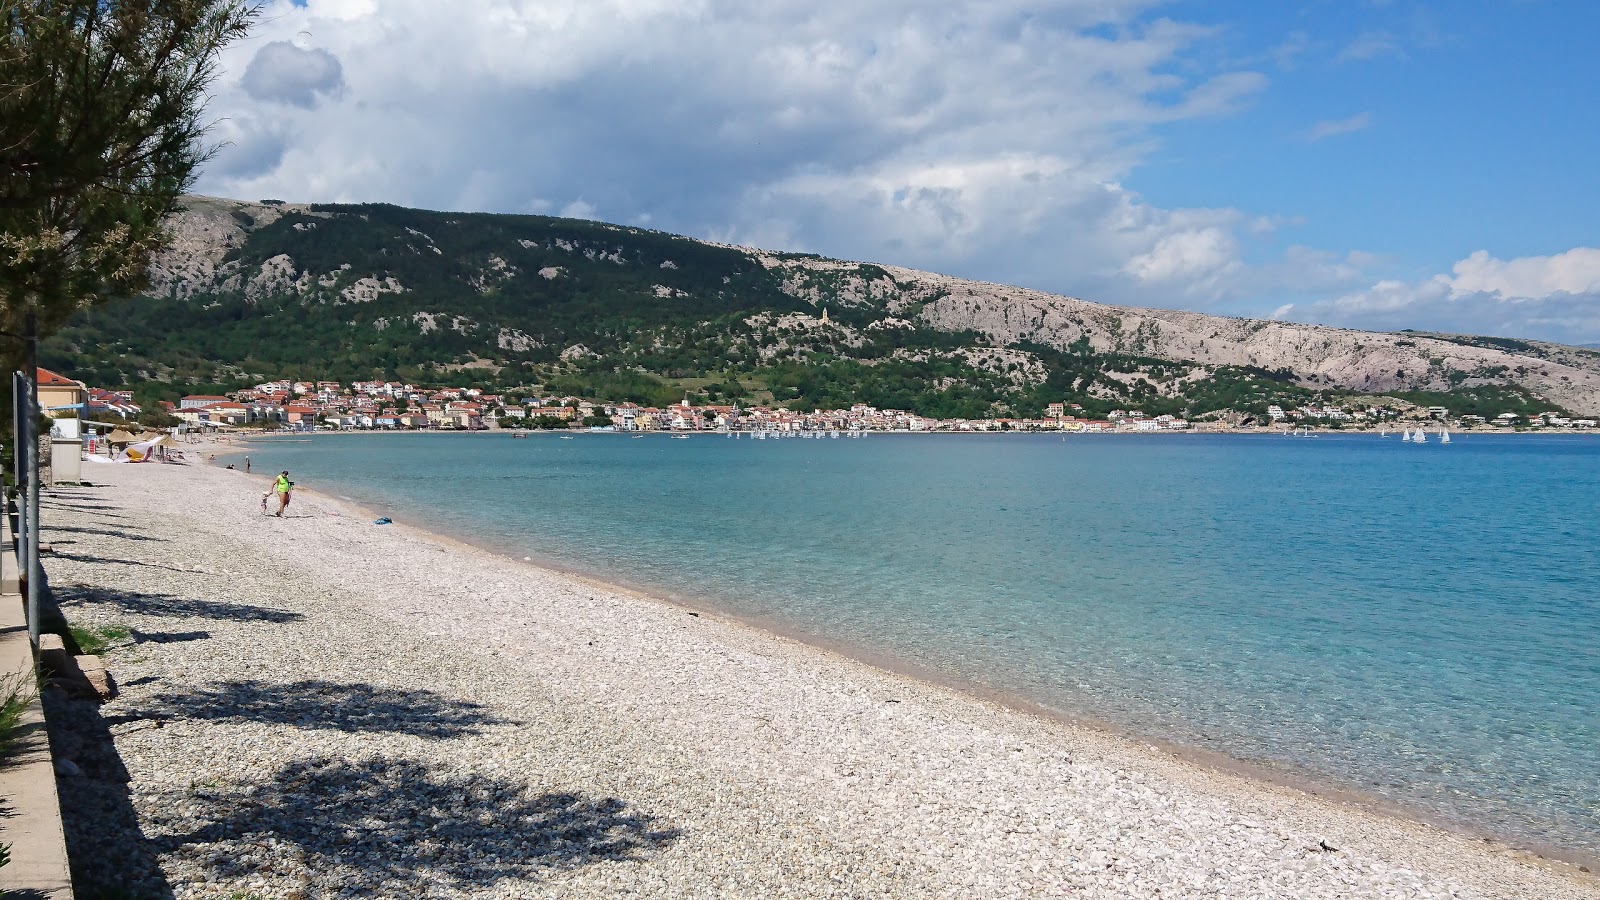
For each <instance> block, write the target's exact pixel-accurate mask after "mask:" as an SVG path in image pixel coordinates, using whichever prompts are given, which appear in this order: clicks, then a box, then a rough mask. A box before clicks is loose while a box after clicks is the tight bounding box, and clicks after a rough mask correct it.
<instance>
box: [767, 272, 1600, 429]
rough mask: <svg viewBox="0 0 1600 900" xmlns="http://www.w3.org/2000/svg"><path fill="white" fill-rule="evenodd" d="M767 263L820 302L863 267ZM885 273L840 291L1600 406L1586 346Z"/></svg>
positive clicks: (996, 322)
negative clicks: (1249, 314)
mask: <svg viewBox="0 0 1600 900" xmlns="http://www.w3.org/2000/svg"><path fill="white" fill-rule="evenodd" d="M763 262H765V263H766V264H767V265H768V266H769V267H770V268H777V269H782V270H784V271H785V272H786V273H788V275H787V277H786V278H785V282H784V283H785V286H786V287H790V286H793V291H794V292H795V294H796V296H802V297H806V298H816V299H817V301H818V302H822V297H821V292H820V291H818V290H817V289H816V287H815V285H814V284H813V283H811V282H810V281H809V280H808V278H807V275H808V274H811V273H817V272H825V273H829V274H830V275H832V274H843V273H844V271H846V270H849V269H852V268H855V266H854V264H845V265H844V266H840V265H839V264H837V263H833V262H830V261H826V260H813V259H808V258H798V259H797V258H794V257H777V256H772V255H764V256H763ZM873 268H877V267H873ZM881 272H882V273H884V274H881V275H878V276H877V277H872V276H871V275H861V274H849V275H844V277H843V278H842V280H840V281H839V282H838V284H839V287H838V288H836V292H835V293H836V296H838V297H839V298H840V299H841V300H843V301H844V302H847V303H848V302H872V301H875V300H878V299H880V298H882V299H884V300H886V301H887V311H888V312H890V313H892V314H894V315H898V316H900V317H902V318H904V317H906V316H907V315H911V316H914V317H915V321H917V322H920V323H922V324H925V325H927V326H930V327H932V328H936V329H940V330H944V331H959V330H963V329H969V330H972V331H976V332H979V333H981V334H984V335H987V336H988V337H989V338H991V339H993V340H994V341H996V342H998V343H1001V344H1010V343H1014V342H1018V341H1029V342H1034V343H1040V344H1046V345H1049V346H1053V347H1058V348H1065V347H1067V346H1068V345H1070V344H1072V343H1073V342H1074V341H1077V340H1079V339H1080V338H1087V339H1088V342H1089V345H1090V346H1091V347H1093V348H1094V349H1095V350H1101V351H1119V352H1129V353H1136V354H1139V355H1141V356H1150V357H1155V358H1158V359H1169V360H1178V361H1187V362H1193V363H1198V364H1201V365H1234V366H1259V367H1261V368H1264V369H1290V370H1292V371H1294V372H1295V374H1296V375H1297V376H1298V379H1299V380H1300V381H1301V382H1302V383H1304V384H1307V385H1313V386H1322V387H1339V388H1346V389H1349V390H1356V391H1363V392H1372V393H1382V392H1385V391H1394V390H1448V389H1450V388H1451V387H1453V386H1454V387H1461V386H1471V385H1475V384H1486V383H1516V384H1521V385H1523V386H1525V387H1528V388H1530V389H1532V390H1533V391H1534V392H1535V393H1538V394H1540V395H1541V396H1544V397H1545V398H1546V399H1548V400H1550V401H1552V402H1554V403H1556V404H1559V405H1562V406H1565V407H1567V408H1569V409H1572V410H1575V411H1583V412H1588V413H1593V412H1596V411H1600V352H1595V351H1594V350H1591V349H1588V348H1582V347H1567V346H1563V345H1560V344H1550V343H1545V342H1541V341H1512V340H1506V341H1498V342H1496V341H1492V340H1483V339H1479V338H1472V337H1458V336H1454V335H1439V336H1433V335H1424V334H1416V333H1410V332H1401V333H1385V332H1370V331H1355V330H1352V329H1347V328H1333V327H1330V326H1326V325H1301V324H1296V323H1291V322H1274V321H1267V320H1263V319H1239V318H1231V317H1226V316H1212V315H1206V314H1204V313H1196V312H1185V311H1182V310H1166V309H1145V308H1140V307H1130V306H1111V305H1108V304H1104V303H1094V302H1091V301H1088V300H1081V299H1078V298H1075V297H1064V296H1060V295H1057V294H1049V293H1045V292H1043V291H1036V290H1030V289H1028V288H1020V287H1011V286H1007V285H998V284H989V283H986V282H980V281H969V280H966V279H963V278H955V277H952V276H948V275H938V274H934V273H930V272H920V271H917V270H915V269H905V268H899V267H894V266H884V267H882V268H881ZM1495 343H1500V344H1501V345H1502V346H1494V344H1495Z"/></svg>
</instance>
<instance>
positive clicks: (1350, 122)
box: [1306, 112, 1372, 141]
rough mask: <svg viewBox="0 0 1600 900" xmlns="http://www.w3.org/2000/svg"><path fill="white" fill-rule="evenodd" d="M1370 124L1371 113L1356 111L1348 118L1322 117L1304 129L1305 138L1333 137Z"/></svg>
mask: <svg viewBox="0 0 1600 900" xmlns="http://www.w3.org/2000/svg"><path fill="white" fill-rule="evenodd" d="M1371 125H1372V113H1366V112H1364V113H1357V114H1355V115H1353V116H1351V117H1350V118H1348V119H1324V120H1322V121H1321V122H1318V123H1317V124H1315V125H1313V126H1311V127H1310V128H1309V129H1308V130H1307V131H1306V140H1308V141H1320V140H1322V139H1323V138H1330V137H1334V136H1335V135H1340V134H1349V133H1351V132H1353V131H1360V130H1362V129H1363V128H1367V127H1370V126H1371Z"/></svg>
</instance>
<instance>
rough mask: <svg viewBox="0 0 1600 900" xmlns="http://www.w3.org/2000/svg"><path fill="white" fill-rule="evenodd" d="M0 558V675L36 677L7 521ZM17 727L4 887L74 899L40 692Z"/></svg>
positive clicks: (4, 836)
mask: <svg viewBox="0 0 1600 900" xmlns="http://www.w3.org/2000/svg"><path fill="white" fill-rule="evenodd" d="M4 518H5V516H0V519H4ZM0 562H3V564H4V566H5V575H4V579H3V582H4V583H3V584H0V588H3V590H0V676H11V675H21V676H23V677H24V678H26V679H27V680H28V681H35V675H34V663H33V647H32V645H30V644H29V642H28V626H27V622H26V612H25V607H24V599H23V597H22V594H21V593H20V591H19V590H18V588H19V585H18V583H17V580H16V571H17V561H16V556H15V549H14V545H13V543H12V539H11V526H10V523H9V522H6V523H5V524H4V526H3V533H0ZM35 683H36V681H35ZM17 732H18V733H17V739H16V743H15V744H14V745H13V746H12V750H11V754H10V755H9V756H8V757H7V758H6V759H5V761H4V762H0V802H3V803H4V805H5V809H6V815H4V816H0V843H6V844H10V845H11V862H10V864H9V865H6V866H4V867H0V892H4V893H5V894H7V895H10V894H11V893H12V892H16V893H18V894H22V895H23V896H31V897H41V898H48V900H72V870H71V868H70V867H69V866H68V864H67V839H66V835H65V833H64V832H63V831H62V828H61V800H60V797H59V796H58V795H57V794H56V772H55V764H54V760H53V759H52V758H51V755H50V734H49V732H48V731H47V730H46V729H45V723H44V709H43V707H42V706H41V705H40V703H39V699H38V697H37V696H35V697H34V700H33V702H32V703H31V704H29V705H28V709H27V711H26V712H24V713H23V716H22V722H21V724H20V725H19V727H18V729H17Z"/></svg>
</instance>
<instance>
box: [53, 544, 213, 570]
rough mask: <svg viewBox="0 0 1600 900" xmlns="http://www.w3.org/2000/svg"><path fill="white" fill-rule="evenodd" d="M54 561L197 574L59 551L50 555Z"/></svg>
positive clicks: (153, 564)
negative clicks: (65, 560)
mask: <svg viewBox="0 0 1600 900" xmlns="http://www.w3.org/2000/svg"><path fill="white" fill-rule="evenodd" d="M50 555H51V556H53V557H55V558H56V559H68V560H71V561H73V562H81V563H90V564H93V565H102V566H139V567H140V568H144V569H163V570H165V571H168V572H182V573H183V574H185V575H195V574H199V573H196V572H191V571H189V570H188V569H179V568H177V567H175V566H163V565H161V564H160V563H149V562H140V561H138V560H136V559H117V558H116V557H112V556H90V555H89V554H87V553H64V552H62V551H60V550H57V551H56V552H54V553H52V554H50Z"/></svg>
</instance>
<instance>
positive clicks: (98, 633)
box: [67, 625, 129, 656]
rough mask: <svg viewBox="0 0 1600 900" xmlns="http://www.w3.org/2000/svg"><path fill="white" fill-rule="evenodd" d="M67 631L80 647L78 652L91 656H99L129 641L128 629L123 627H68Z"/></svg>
mask: <svg viewBox="0 0 1600 900" xmlns="http://www.w3.org/2000/svg"><path fill="white" fill-rule="evenodd" d="M67 630H68V631H69V632H70V633H71V635H72V641H73V643H75V644H77V645H78V651H79V652H80V653H85V654H88V655H90V656H98V655H100V654H101V653H104V652H105V651H106V650H108V649H110V648H111V647H113V646H115V645H117V644H120V643H122V642H123V641H126V640H127V639H128V635H129V632H128V629H127V628H124V627H123V626H121V625H90V626H84V625H68V626H67Z"/></svg>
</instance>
